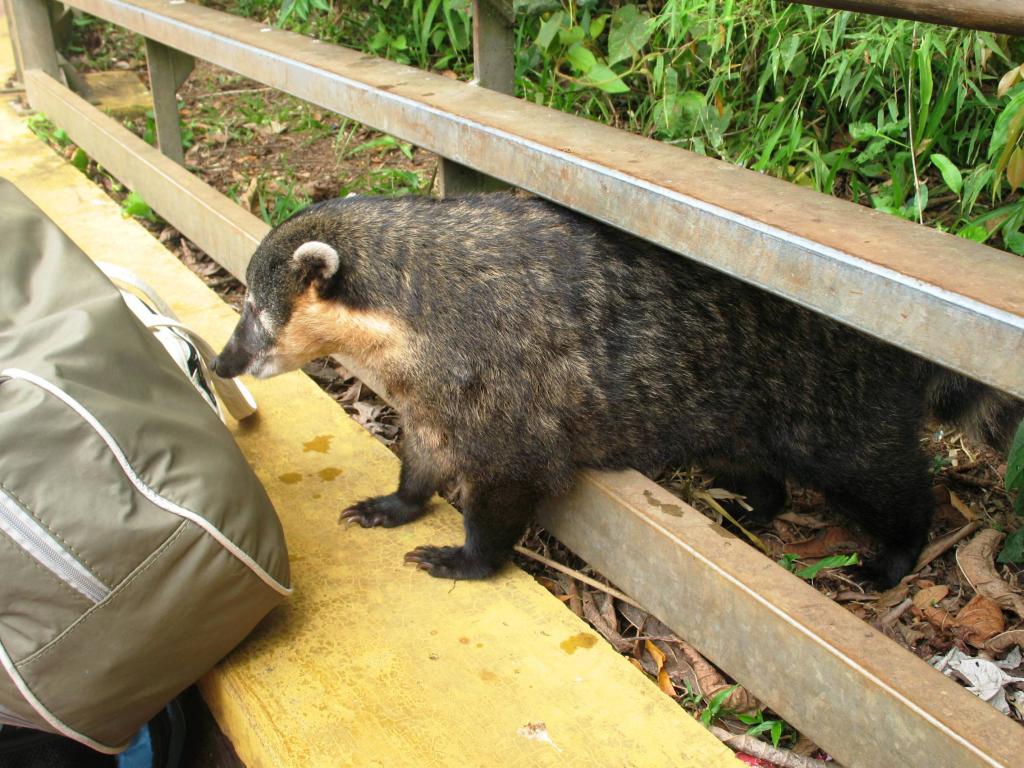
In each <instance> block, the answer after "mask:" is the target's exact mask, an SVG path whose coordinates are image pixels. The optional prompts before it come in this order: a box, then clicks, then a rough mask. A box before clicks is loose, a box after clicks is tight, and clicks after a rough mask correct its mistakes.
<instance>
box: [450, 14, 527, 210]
mask: <svg viewBox="0 0 1024 768" xmlns="http://www.w3.org/2000/svg"><path fill="white" fill-rule="evenodd" d="M473 83H474V84H476V85H478V86H480V87H482V88H490V89H491V90H492V91H500V92H501V93H507V94H510V95H514V94H515V11H514V9H513V7H512V0H473ZM438 182H439V190H440V193H441V197H453V196H457V195H465V194H470V193H473V192H487V191H492V190H497V189H505V188H507V186H508V185H507V184H505V183H504V182H501V181H499V180H497V179H495V178H494V177H492V176H487V175H485V174H482V173H480V172H478V171H474V170H473V169H472V168H469V167H467V166H465V165H461V164H460V163H456V162H454V161H452V160H448V159H447V158H442V160H441V166H440V168H439V171H438Z"/></svg>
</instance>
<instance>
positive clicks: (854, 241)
mask: <svg viewBox="0 0 1024 768" xmlns="http://www.w3.org/2000/svg"><path fill="white" fill-rule="evenodd" d="M73 5H74V6H75V7H77V8H80V9H82V10H84V11H87V12H88V13H91V14H93V15H95V16H99V17H101V18H103V19H107V20H109V21H112V22H114V23H116V24H119V25H121V26H124V27H127V28H128V29H130V30H132V31H135V32H138V33H140V34H142V35H144V36H146V37H148V38H150V39H153V40H156V41H158V42H161V43H163V44H164V45H167V46H169V47H172V48H178V49H180V50H183V51H185V52H186V53H189V54H192V55H193V56H197V57H200V58H203V59H206V60H207V61H211V62H213V63H214V64H217V65H219V66H222V67H225V68H226V69H230V70H232V71H234V72H238V73H240V74H243V75H246V76H248V77H251V78H253V79H254V80H258V81H260V82H262V83H266V84H268V85H271V86H273V87H275V88H279V89H281V90H283V91H286V92H288V93H290V94H292V95H294V96H297V97H299V98H301V99H305V100H307V101H310V102H312V103H314V104H318V105H320V106H322V107H325V108H327V109H330V110H333V111H335V112H339V113H341V114H343V115H346V116H348V117H351V118H354V119H356V120H358V121H360V122H363V123H366V124H368V125H371V126H373V127H375V128H378V129H380V130H382V131H385V132H387V133H390V134H393V135H395V136H398V137H400V138H402V139H404V140H406V141H410V142H412V143H413V144H416V145H418V146H421V147H424V148H426V149H429V150H431V151H434V152H437V153H438V154H440V155H442V156H444V157H446V158H448V159H451V160H454V161H456V162H458V163H461V164H462V165H466V166H469V167H472V168H475V169H476V170H478V171H480V172H482V173H485V174H488V175H490V176H495V177H497V178H500V179H502V180H503V181H506V182H508V183H510V184H512V185H514V186H518V187H522V188H524V189H527V190H529V191H531V192H534V193H536V194H539V195H542V196H544V197H547V198H549V199H552V200H555V201H556V202H560V203H562V204H564V205H567V206H569V207H571V208H574V209H576V210H578V211H581V212H582V213H585V214H587V215H589V216H592V217H594V218H597V219H600V220H602V221H605V222H607V223H610V224H612V225H615V226H618V227H621V228H622V229H626V230H629V231H631V232H634V233H636V234H637V235H639V236H641V237H644V238H646V239H648V240H650V241H652V242H654V243H657V244H658V245H661V246H664V247H666V248H669V249H671V250H673V251H676V252H677V253H681V254H683V255H686V256H689V257H691V258H694V259H696V260H698V261H701V262H704V263H706V264H709V265H711V266H713V267H716V268H718V269H721V270H723V271H724V272H726V273H728V274H731V275H734V276H736V277H738V278H740V279H743V280H746V281H749V282H751V283H753V284H755V285H758V286H761V287H763V288H765V289H767V290H770V291H772V292H774V293H777V294H779V295H781V296H784V297H786V298H789V299H791V300H793V301H796V302H798V303H800V304H803V305H804V306H807V307H810V308H811V309H814V310H816V311H818V312H822V313H824V314H826V315H829V316H832V317H834V318H836V319H837V320H840V321H841V322H844V323H847V324H849V325H852V326H854V327H856V328H859V329H860V330H862V331H865V332H867V333H870V334H872V335H875V336H878V337H880V338H883V339H886V340H888V341H890V342H892V343H894V344H896V345H898V346H900V347H903V348H905V349H908V350H910V351H912V352H915V353H918V354H920V355H922V356H924V357H927V358H930V359H932V360H935V361H936V362H939V363H941V364H943V365H946V366H948V367H950V368H953V369H955V370H958V371H961V372H963V373H966V374H967V375H970V376H974V377H975V378H978V379H981V380H983V381H986V382H988V383H990V384H992V385H994V386H996V387H999V388H1001V389H1004V390H1006V391H1008V392H1012V393H1014V394H1016V395H1019V396H1024V260H1021V259H1019V258H1017V257H1014V256H1012V255H1010V254H1007V253H1003V252H1001V251H997V250H995V249H993V248H988V247H986V246H983V245H979V244H977V243H973V242H970V241H967V240H964V239H962V238H956V237H953V236H952V235H948V234H944V233H941V232H938V231H935V230H932V229H929V228H926V227H922V226H919V225H916V224H912V223H910V222H906V221H902V220H899V219H896V218H895V217H892V216H888V215H886V214H883V213H879V212H877V211H872V210H869V209H866V208H863V207H861V206H857V205H855V204H853V203H849V202H845V201H842V200H837V199H835V198H832V197H829V196H827V195H822V194H818V193H816V192H813V191H811V190H806V189H803V188H801V187H798V186H796V185H792V184H787V183H786V182H783V181H779V180H777V179H772V178H769V177H767V176H763V175H761V174H758V173H755V172H753V171H749V170H745V169H742V168H738V167H736V166H733V165H729V164H727V163H724V162H720V161H716V160H712V159H709V158H706V157H702V156H700V155H696V154H693V153H690V152H686V151H684V150H681V149H678V148H675V147H672V146H669V145H667V144H664V143H661V142H657V141H653V140H650V139H646V138H643V137H640V136H635V135H632V134H629V133H626V132H624V131H620V130H616V129H614V128H610V127H608V126H604V125H599V124H597V123H594V122H591V121H588V120H584V119H581V118H577V117H573V116H570V115H566V114H563V113H560V112H556V111H552V110H550V109H546V108H544V107H540V106H537V105H534V104H529V103H526V102H523V101H521V100H518V99H515V98H513V97H511V96H506V95H504V94H500V93H495V92H493V91H491V90H489V89H485V88H474V87H472V86H470V85H467V84H466V83H460V82H457V81H453V80H450V79H448V78H445V77H441V76H440V75H435V74H432V73H429V72H422V71H420V70H417V69H414V68H412V67H407V66H402V65H400V64H395V63H393V62H389V61H384V60H381V59H377V58H375V57H372V56H367V55H364V54H361V53H358V52H356V51H351V50H348V49H345V48H341V47H338V46H333V45H327V44H324V43H321V42H319V41H317V40H313V39H310V38H308V37H303V36H301V35H297V34H293V33H290V32H285V31H282V30H278V29H272V28H269V27H263V26H261V25H260V24H257V23H254V22H252V21H249V20H246V19H242V18H238V17H235V16H230V15H228V14H225V13H221V12H218V11H214V10H212V9H209V8H204V7H201V6H198V5H194V4H191V3H179V4H175V2H174V0H74V2H73Z"/></svg>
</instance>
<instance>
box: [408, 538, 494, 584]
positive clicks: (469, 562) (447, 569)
mask: <svg viewBox="0 0 1024 768" xmlns="http://www.w3.org/2000/svg"><path fill="white" fill-rule="evenodd" d="M405 562H406V564H407V565H415V566H416V567H417V568H419V569H420V570H421V571H426V572H427V573H429V574H430V575H431V576H436V577H437V578H439V579H484V578H487V577H488V576H490V575H491V574H492V573H494V572H495V571H497V570H498V568H499V567H500V565H501V564H500V563H498V564H493V563H484V562H481V561H480V560H478V559H474V558H472V557H471V556H470V555H469V554H468V553H467V552H466V549H465V547H431V546H423V547H416V549H414V550H413V551H412V552H407V553H406V555H405Z"/></svg>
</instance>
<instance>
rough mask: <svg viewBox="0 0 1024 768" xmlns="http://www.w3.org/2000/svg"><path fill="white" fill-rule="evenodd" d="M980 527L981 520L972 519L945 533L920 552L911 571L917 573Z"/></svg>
mask: <svg viewBox="0 0 1024 768" xmlns="http://www.w3.org/2000/svg"><path fill="white" fill-rule="evenodd" d="M979 528H981V521H980V520H974V521H973V522H970V523H968V524H967V525H965V526H964V527H963V528H958V529H957V530H955V531H953V532H952V533H947V534H946V535H945V536H943V537H942V538H941V539H936V540H935V541H933V542H932V543H931V544H929V545H928V546H927V547H925V548H924V551H922V552H921V556H920V557H919V558H918V559H917V565H915V566H914V570H913V573H917V572H918V571H920V570H921V569H922V568H924V567H925V566H926V565H928V563H930V562H931V561H932V560H934V559H935V558H937V557H939V556H940V555H942V554H943V553H945V552H946V551H947V550H948V549H950V548H951V547H952V546H953V545H954V544H956V543H957V542H958V541H960V540H961V539H965V538H967V537H968V536H970V535H971V534H972V533H974V532H975V531H976V530H978V529H979Z"/></svg>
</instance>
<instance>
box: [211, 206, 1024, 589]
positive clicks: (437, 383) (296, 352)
mask: <svg viewBox="0 0 1024 768" xmlns="http://www.w3.org/2000/svg"><path fill="white" fill-rule="evenodd" d="M247 274H248V284H249V287H248V293H247V295H246V299H245V303H244V306H243V310H242V315H241V320H240V322H239V324H238V327H237V328H236V329H235V331H234V333H233V335H232V336H231V338H230V340H229V341H228V343H227V345H226V346H225V348H224V350H223V352H222V353H221V354H220V356H219V357H218V358H217V359H216V360H215V362H214V369H215V371H216V372H217V373H218V374H219V375H221V376H225V377H232V376H237V375H239V374H243V373H249V374H252V375H254V376H257V377H267V376H273V375H276V374H279V373H283V372H285V371H291V370H294V369H296V368H299V367H300V366H301V365H303V364H304V363H306V362H308V361H309V360H311V359H313V358H315V357H319V356H322V355H326V354H329V353H335V354H340V355H341V356H342V357H343V358H346V359H348V360H349V361H350V362H351V363H352V364H353V367H354V370H355V371H357V372H359V373H360V374H361V375H362V376H364V377H365V378H366V380H367V382H368V383H369V384H370V385H371V386H377V387H382V388H383V390H385V391H386V392H387V393H388V395H389V397H390V399H391V400H392V402H393V403H394V404H395V406H396V408H397V409H398V411H399V412H400V414H401V416H402V420H403V424H404V429H405V438H404V446H403V456H402V458H403V461H402V468H401V476H400V480H399V485H398V490H397V491H396V492H395V493H391V494H389V495H387V496H380V497H376V498H371V499H366V500H364V501H361V502H359V503H358V504H356V505H355V506H353V507H351V508H350V509H347V510H345V511H344V512H343V513H342V515H341V518H342V519H344V520H349V521H352V522H356V523H359V524H361V525H363V526H364V527H369V526H385V527H390V526H397V525H402V524H403V523H407V522H409V521H411V520H414V519H415V518H417V517H418V516H419V515H421V514H422V513H423V512H424V508H425V506H426V504H427V501H428V500H429V499H430V498H431V496H432V495H433V494H434V492H435V491H436V490H437V489H438V487H439V485H440V484H441V483H442V482H444V481H457V482H458V483H459V484H460V485H461V487H462V491H463V512H464V524H465V531H466V540H465V543H464V544H463V546H450V547H432V546H424V547H419V548H417V549H415V550H413V551H412V552H410V553H409V554H408V555H407V556H406V560H407V561H408V562H411V563H414V564H416V565H418V566H419V567H420V568H422V569H423V570H426V571H427V572H429V573H430V574H431V575H433V576H438V577H444V578H455V579H473V578H482V577H486V576H488V575H490V574H492V573H494V571H495V570H497V569H498V568H499V567H500V566H501V565H502V563H503V562H504V561H505V560H506V559H507V557H508V556H509V554H510V551H511V549H512V546H513V545H514V544H515V542H516V541H517V539H518V538H519V536H520V535H521V534H522V533H523V531H524V529H525V527H526V525H527V523H528V521H529V519H530V516H531V513H532V511H533V510H534V508H535V507H536V506H537V504H538V502H539V501H540V500H541V499H543V498H545V497H548V496H552V495H556V494H560V493H562V492H564V491H566V490H567V489H568V487H569V485H570V483H571V481H572V478H573V474H574V472H575V470H577V469H579V468H583V467H594V468H625V467H634V468H637V469H640V470H651V469H653V468H658V467H661V466H665V465H668V464H674V465H681V464H689V463H699V464H701V465H703V466H704V467H705V468H707V469H709V470H711V471H713V472H714V473H716V474H717V475H718V476H719V477H723V476H724V477H727V478H728V479H727V480H726V481H725V482H726V483H728V485H726V487H732V488H734V489H735V490H737V491H739V492H741V493H745V494H746V495H747V497H748V501H749V502H750V504H751V505H752V506H753V507H754V509H755V512H756V513H757V515H758V516H759V517H760V518H762V519H764V520H768V519H770V518H771V517H772V516H774V515H775V514H776V513H777V512H778V511H780V508H781V507H782V505H783V503H784V500H785V486H784V482H785V480H786V478H792V479H793V480H795V481H797V482H799V483H801V484H805V485H809V486H811V487H814V488H816V489H818V490H820V491H822V492H823V493H824V494H825V496H826V498H827V501H828V502H829V504H830V505H831V506H832V507H833V508H835V509H838V510H839V511H841V512H844V513H845V514H846V515H848V516H849V517H851V518H853V519H854V520H855V521H857V522H858V523H860V524H861V526H862V527H863V528H865V529H866V530H867V532H868V533H870V534H871V535H873V536H874V538H875V539H876V540H877V541H878V544H879V546H880V552H879V553H878V555H877V557H876V558H874V559H873V560H872V561H870V562H869V566H870V575H871V576H872V577H873V578H874V579H875V580H876V581H877V582H878V583H879V584H881V585H883V586H887V585H891V584H893V583H895V582H896V581H898V580H899V579H900V578H901V577H902V576H904V575H905V574H906V573H907V572H908V571H909V570H910V569H911V568H912V566H913V565H914V562H915V560H916V558H917V556H918V554H919V552H920V551H921V548H922V546H923V545H924V543H925V541H926V537H927V531H928V525H929V521H930V519H931V515H932V507H933V504H934V501H933V495H932V493H931V482H930V479H929V474H928V469H927V460H926V457H925V455H924V454H923V452H922V450H921V447H920V445H919V443H918V432H919V429H920V427H921V426H922V421H923V419H924V418H925V416H926V414H927V412H928V411H929V410H932V411H933V412H936V413H937V414H938V415H939V416H941V417H943V418H946V419H958V420H960V421H961V422H964V421H970V420H971V419H972V418H973V419H974V421H975V422H976V424H975V426H976V427H977V429H978V430H979V431H980V432H981V433H982V436H983V437H985V438H987V439H988V440H989V441H990V442H995V443H1000V442H1001V441H1002V440H1003V439H1004V438H1007V437H1008V434H1009V430H1010V429H1011V428H1012V427H1013V426H1014V424H1015V420H1016V419H1019V418H1020V417H1021V415H1024V408H1022V404H1021V402H1019V401H1016V400H1014V399H1012V398H1010V397H1008V396H1006V395H1001V394H999V393H996V392H994V391H992V390H990V389H988V388H986V387H984V386H983V385H980V384H977V383H975V382H973V381H970V380H968V379H965V378H963V377H961V376H958V375H955V374H953V373H950V372H948V371H946V370H944V369H941V368H939V367H937V366H935V365H934V364H931V363H928V362H926V361H923V360H921V359H919V358H917V357H915V356H913V355H911V354H908V353H907V352H903V351H901V350H899V349H896V348H895V347H892V346H889V345H887V344H884V343H882V342H879V341H876V340H874V339H872V338H870V337H867V336H865V335H863V334H861V333H859V332H857V331H854V330H852V329H850V328H848V327H846V326H843V325H840V324H838V323H836V322H833V321H831V320H829V319H827V318H825V317H822V316H820V315H818V314H815V313H813V312H811V311H808V310H806V309H803V308H801V307H799V306H797V305H795V304H793V303H790V302H788V301H785V300H783V299H781V298H777V297H775V296H773V295H771V294H769V293H766V292H765V291H763V290H760V289H758V288H755V287H752V286H749V285H747V284H745V283H743V282H740V281H738V280H735V279H733V278H730V277H728V276H726V275H724V274H721V273H719V272H717V271H715V270H713V269H710V268H707V267H704V266H701V265H699V264H697V263H695V262H693V261H691V260H689V259H686V258H683V257H681V256H678V255H675V254H673V253H669V252H667V251H665V250H662V249H660V248H658V247H655V246H653V245H651V244H649V243H646V242H644V241H642V240H639V239H637V238H634V237H632V236H629V235H627V234H624V233H622V232H620V231H618V230H615V229H612V228H610V227H607V226H604V225H602V224H599V223H596V222H594V221H592V220H590V219H587V218H584V217H583V216H579V215H576V214H574V213H573V212H571V211H569V210H567V209H565V208H562V207H559V206H557V205H554V204H552V203H549V202H545V201H543V200H540V199H535V198H528V197H525V196H521V195H515V194H510V193H498V194H491V195H482V196H476V197H465V198H455V199H447V200H435V199H427V198H419V197H404V198H398V199H384V198H365V197H363V198H348V199H338V200H330V201H326V202H323V203H319V204H317V205H313V206H311V207H309V208H307V209H305V210H304V211H301V212H299V213H297V214H296V215H294V216H293V217H292V218H290V219H288V220H287V221H285V222H284V223H283V224H281V225H280V226H278V227H277V228H276V229H274V230H273V231H271V232H270V234H268V235H267V237H266V238H265V239H264V240H263V242H262V243H261V244H260V245H259V247H258V248H257V250H256V252H255V254H254V255H253V258H252V261H251V263H250V264H249V268H248V273H247Z"/></svg>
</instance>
